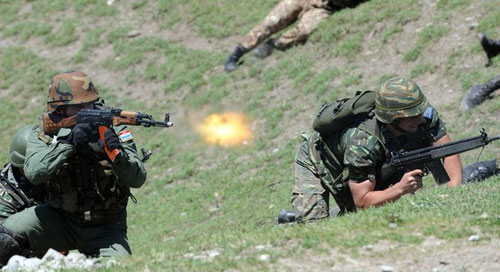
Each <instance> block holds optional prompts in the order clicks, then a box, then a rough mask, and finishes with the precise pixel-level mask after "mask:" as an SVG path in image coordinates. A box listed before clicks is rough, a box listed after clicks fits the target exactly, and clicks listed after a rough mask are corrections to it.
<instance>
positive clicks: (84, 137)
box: [66, 124, 92, 147]
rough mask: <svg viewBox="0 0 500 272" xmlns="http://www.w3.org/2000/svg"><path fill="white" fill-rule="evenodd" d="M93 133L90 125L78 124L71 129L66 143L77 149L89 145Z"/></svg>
mask: <svg viewBox="0 0 500 272" xmlns="http://www.w3.org/2000/svg"><path fill="white" fill-rule="evenodd" d="M91 132H92V130H91V127H90V125H89V124H77V125H76V126H75V127H73V129H71V132H70V134H69V135H68V138H67V140H66V142H68V143H70V144H72V145H74V146H76V147H82V146H85V145H86V144H88V143H89V140H90V133H91Z"/></svg>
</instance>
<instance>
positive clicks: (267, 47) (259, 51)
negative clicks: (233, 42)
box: [254, 39, 276, 59]
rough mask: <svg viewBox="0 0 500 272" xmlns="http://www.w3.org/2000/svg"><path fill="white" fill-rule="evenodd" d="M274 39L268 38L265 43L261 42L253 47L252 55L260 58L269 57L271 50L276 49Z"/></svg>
mask: <svg viewBox="0 0 500 272" xmlns="http://www.w3.org/2000/svg"><path fill="white" fill-rule="evenodd" d="M274 41H275V39H269V40H267V41H266V42H265V43H261V44H260V45H259V46H257V47H256V48H255V49H254V55H255V56H256V57H258V58H260V59H265V58H267V57H269V56H270V55H271V54H272V53H273V50H274V49H276V46H275V45H274Z"/></svg>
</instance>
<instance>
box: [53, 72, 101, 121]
mask: <svg viewBox="0 0 500 272" xmlns="http://www.w3.org/2000/svg"><path fill="white" fill-rule="evenodd" d="M98 99H99V93H98V91H97V89H96V88H95V87H94V84H92V80H91V79H90V77H89V76H87V74H85V73H83V72H79V71H69V72H64V73H61V74H58V75H56V76H54V77H53V78H52V80H51V81H50V86H49V94H48V96H47V110H48V111H49V112H54V111H55V110H56V109H57V107H58V106H61V105H76V104H83V103H88V102H92V101H96V100H98Z"/></svg>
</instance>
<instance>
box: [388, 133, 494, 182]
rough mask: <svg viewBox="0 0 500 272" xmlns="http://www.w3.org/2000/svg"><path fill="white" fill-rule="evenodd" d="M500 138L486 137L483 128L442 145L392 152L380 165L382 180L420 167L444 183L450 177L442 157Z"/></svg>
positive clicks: (390, 178) (392, 178) (392, 179)
mask: <svg viewBox="0 0 500 272" xmlns="http://www.w3.org/2000/svg"><path fill="white" fill-rule="evenodd" d="M498 139H500V136H496V137H493V138H488V135H487V134H486V132H485V130H484V129H481V135H479V136H476V137H471V138H466V139H462V140H458V141H453V142H449V143H446V144H442V145H436V146H430V147H425V148H421V149H416V150H413V151H408V152H406V151H400V152H392V153H391V158H390V159H389V161H388V162H386V163H385V164H384V165H382V168H381V170H380V175H381V180H382V181H396V179H397V177H398V176H399V177H400V176H402V174H404V173H406V172H409V171H412V170H415V169H420V170H422V171H423V172H424V174H423V175H424V176H425V175H427V174H428V173H429V171H430V172H431V173H432V176H433V177H434V179H435V180H436V182H437V183H438V184H444V183H447V182H448V181H450V177H449V176H448V174H447V173H446V170H445V169H444V166H443V163H442V161H441V160H442V159H444V158H446V157H449V156H452V155H456V154H459V153H462V152H465V151H469V150H472V149H476V148H478V147H484V146H486V145H487V144H489V143H490V142H493V141H495V140H498ZM396 182H397V181H396Z"/></svg>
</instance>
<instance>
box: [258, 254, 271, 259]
mask: <svg viewBox="0 0 500 272" xmlns="http://www.w3.org/2000/svg"><path fill="white" fill-rule="evenodd" d="M269 259H271V256H269V255H267V254H262V255H260V256H259V260H261V261H269Z"/></svg>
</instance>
